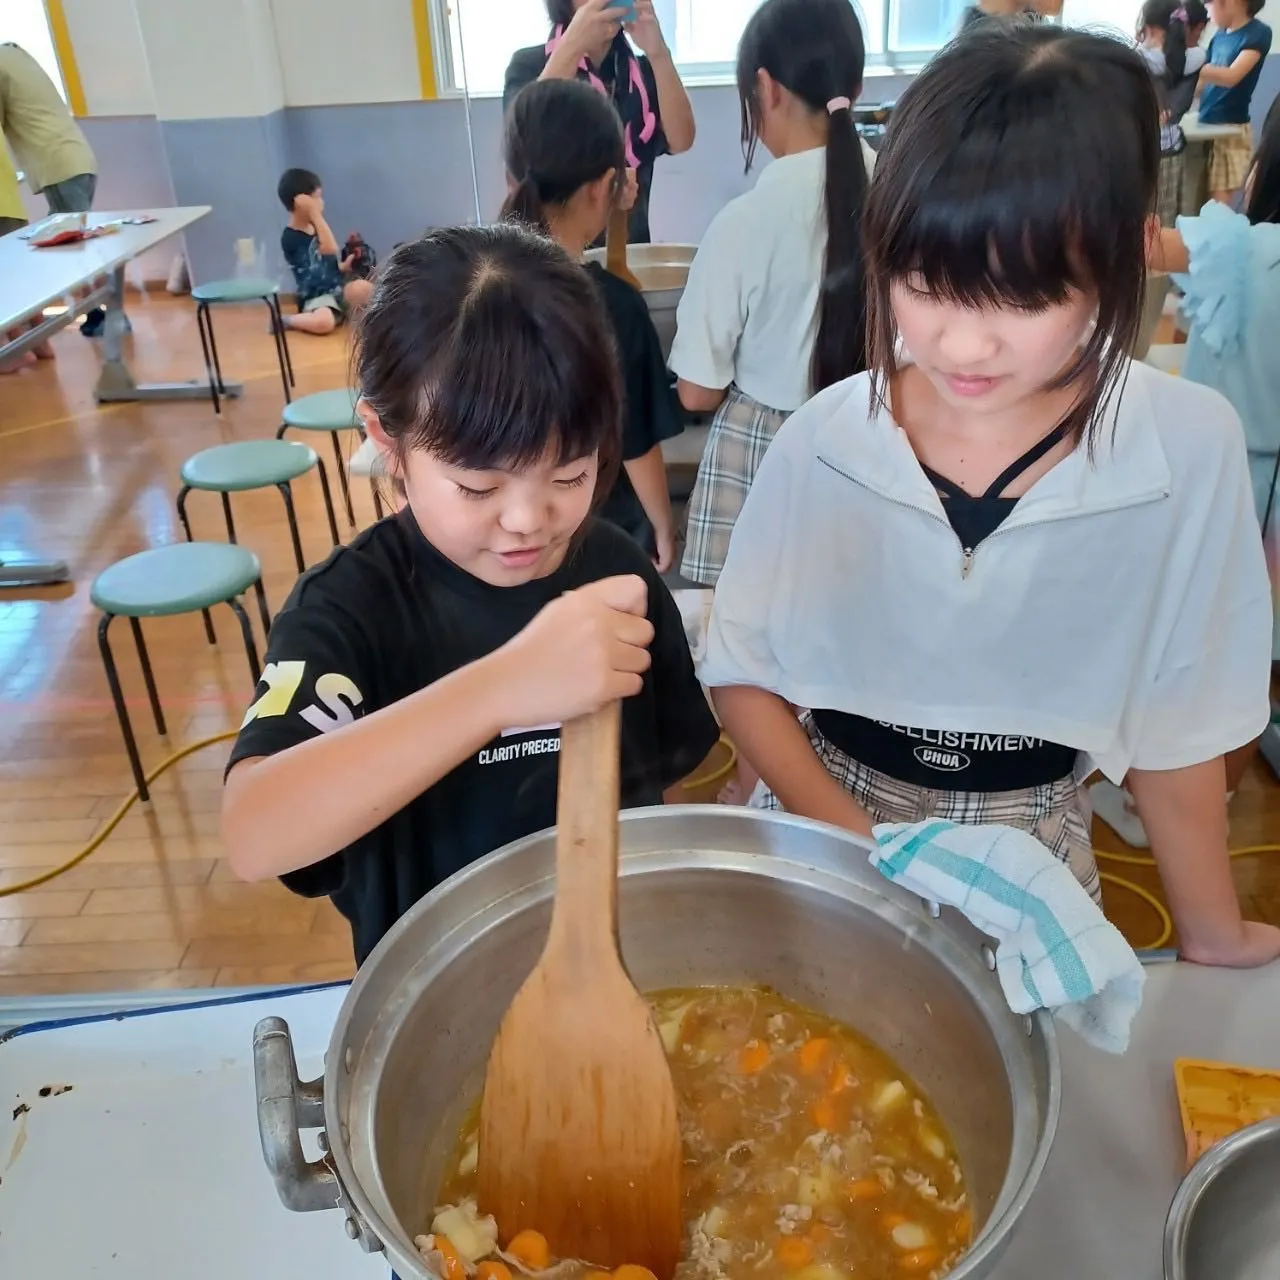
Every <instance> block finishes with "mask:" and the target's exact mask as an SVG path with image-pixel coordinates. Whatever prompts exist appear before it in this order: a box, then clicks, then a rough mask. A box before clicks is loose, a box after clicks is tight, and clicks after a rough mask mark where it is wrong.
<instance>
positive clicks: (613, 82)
mask: <svg viewBox="0 0 1280 1280" xmlns="http://www.w3.org/2000/svg"><path fill="white" fill-rule="evenodd" d="M547 17H548V18H549V19H550V20H551V34H550V36H549V37H548V39H547V42H546V44H544V45H534V46H533V47H532V48H528V49H518V50H517V51H516V52H515V54H514V55H513V56H512V58H511V62H510V64H509V65H508V66H507V76H506V85H505V88H504V89H503V94H502V106H503V110H504V111H506V110H509V109H510V106H511V103H512V102H513V101H514V100H515V98H516V95H517V94H519V92H520V90H521V89H523V88H524V87H525V85H527V84H531V83H532V82H533V81H535V80H585V81H586V82H587V83H588V84H590V85H591V86H592V88H594V89H596V90H598V91H599V92H600V93H602V94H604V95H605V97H607V98H609V99H610V100H611V101H612V103H613V105H614V106H615V107H616V108H617V111H618V115H619V116H620V117H621V118H622V129H623V136H624V140H625V142H626V155H627V165H628V167H629V168H630V169H631V170H633V171H634V172H635V177H636V186H637V192H636V200H635V204H634V205H633V206H632V208H631V213H630V216H629V228H628V230H629V236H628V238H629V239H630V240H631V241H633V242H641V243H646V242H648V241H649V240H650V239H651V238H652V237H651V235H650V232H649V193H650V189H651V188H652V185H653V165H654V161H655V160H656V159H657V158H658V157H659V156H662V155H668V154H670V155H679V154H680V153H681V152H683V151H688V150H689V148H690V147H692V146H693V139H694V133H695V127H694V122H693V107H692V106H691V105H690V103H689V95H688V94H687V93H686V92H685V88H684V85H683V84H682V83H681V81H680V73H679V72H678V71H677V70H676V64H675V59H674V58H673V57H672V56H671V50H670V49H669V48H668V47H667V42H666V39H665V38H664V37H663V34H662V28H661V26H660V25H659V23H658V18H657V15H656V14H655V13H654V10H653V3H652V0H547ZM628 37H629V38H628ZM633 43H634V45H635V49H633V48H632V44H633ZM636 49H638V50H639V52H638V53H637V52H636V51H635V50H636Z"/></svg>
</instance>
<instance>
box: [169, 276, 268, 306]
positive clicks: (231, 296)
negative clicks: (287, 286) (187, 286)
mask: <svg viewBox="0 0 1280 1280" xmlns="http://www.w3.org/2000/svg"><path fill="white" fill-rule="evenodd" d="M278 292H279V286H278V285H277V284H276V282H275V281H274V280H255V279H246V280H210V281H208V282H207V283H205V284H198V285H196V287H195V288H194V289H192V290H191V296H192V297H193V298H194V299H195V300H196V301H197V302H256V301H257V300H258V299H259V298H270V297H273V296H274V295H275V294H276V293H278Z"/></svg>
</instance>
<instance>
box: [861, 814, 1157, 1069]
mask: <svg viewBox="0 0 1280 1280" xmlns="http://www.w3.org/2000/svg"><path fill="white" fill-rule="evenodd" d="M875 838H876V841H877V843H878V846H879V847H878V848H877V849H875V850H874V851H873V852H872V854H871V864H872V866H874V867H875V868H876V869H877V870H878V871H879V872H880V874H881V875H883V876H885V877H886V878H887V879H889V880H892V881H893V883H894V884H898V885H901V886H902V887H903V888H904V889H908V890H910V891H911V892H912V893H916V894H919V895H920V896H921V897H923V898H927V899H929V900H930V901H932V902H937V903H941V904H942V905H944V906H952V907H955V908H956V909H957V910H959V911H960V912H962V913H963V914H964V915H965V916H967V917H968V919H969V920H970V922H971V923H972V924H973V925H974V926H975V927H976V928H978V929H981V930H982V932H983V933H986V934H988V935H990V936H991V937H992V938H993V939H995V941H996V974H997V975H998V977H999V979H1000V985H1001V987H1002V988H1003V989H1004V994H1005V999H1006V1000H1008V1002H1009V1007H1010V1008H1011V1009H1012V1010H1013V1011H1014V1013H1031V1012H1032V1011H1034V1010H1036V1009H1052V1010H1053V1011H1054V1013H1055V1014H1056V1015H1057V1016H1058V1017H1059V1018H1061V1019H1062V1021H1063V1022H1065V1023H1067V1025H1068V1026H1071V1027H1074V1028H1075V1030H1076V1031H1078V1032H1079V1033H1080V1035H1081V1036H1082V1037H1083V1038H1084V1039H1085V1040H1086V1041H1088V1043H1089V1044H1091V1045H1094V1046H1095V1047H1096V1048H1099V1049H1105V1050H1106V1051H1107V1052H1108V1053H1123V1052H1124V1051H1125V1049H1127V1048H1128V1046H1129V1028H1130V1026H1131V1024H1132V1022H1133V1019H1134V1015H1135V1014H1136V1013H1137V1012H1138V1009H1139V1007H1140V1006H1141V1004H1142V984H1143V982H1145V981H1146V975H1145V974H1144V973H1143V970H1142V966H1141V964H1139V962H1138V957H1137V956H1136V955H1135V954H1134V951H1133V948H1132V947H1130V946H1129V944H1128V943H1127V942H1126V941H1125V940H1124V937H1123V935H1122V934H1121V933H1120V931H1119V930H1118V929H1117V928H1116V927H1115V926H1114V925H1113V924H1111V923H1110V922H1109V921H1108V920H1107V919H1106V917H1105V916H1104V915H1103V914H1102V912H1101V911H1100V910H1099V909H1098V907H1097V906H1096V905H1095V904H1094V902H1093V899H1092V898H1090V897H1089V895H1088V894H1087V893H1086V892H1085V890H1084V889H1083V888H1082V887H1081V885H1080V882H1079V881H1078V880H1077V879H1076V878H1075V876H1074V875H1073V874H1072V873H1071V871H1070V870H1069V869H1068V868H1067V867H1066V865H1065V864H1064V863H1061V862H1059V861H1058V859H1057V858H1055V857H1054V856H1053V854H1052V853H1050V852H1049V850H1048V849H1046V848H1045V847H1044V845H1042V844H1041V843H1040V842H1039V841H1038V840H1037V839H1036V838H1035V837H1034V836H1032V835H1029V834H1028V833H1027V832H1025V831H1018V830H1016V829H1015V828H1013V827H1000V826H986V827H979V826H962V825H959V824H957V823H954V822H944V821H942V820H940V819H929V820H927V821H925V822H917V823H901V824H893V823H884V824H882V825H880V826H878V827H876V829H875Z"/></svg>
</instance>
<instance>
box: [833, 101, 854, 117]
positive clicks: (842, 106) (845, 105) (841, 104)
mask: <svg viewBox="0 0 1280 1280" xmlns="http://www.w3.org/2000/svg"><path fill="white" fill-rule="evenodd" d="M852 106H853V103H852V102H850V101H849V99H848V98H832V99H831V101H830V102H828V103H827V115H829V116H833V115H835V113H836V112H837V111H848V110H849V109H850V108H851V107H852Z"/></svg>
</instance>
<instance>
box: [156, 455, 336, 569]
mask: <svg viewBox="0 0 1280 1280" xmlns="http://www.w3.org/2000/svg"><path fill="white" fill-rule="evenodd" d="M312 468H315V470H316V471H318V472H319V474H320V488H321V490H322V491H323V492H324V509H325V512H326V514H327V515H328V517H329V532H330V534H332V536H333V545H334V546H335V547H336V546H337V545H338V522H337V520H336V519H335V517H334V514H333V498H332V496H331V495H330V493H329V476H328V473H327V472H326V471H325V466H324V463H323V462H321V461H320V458H319V456H318V455H317V453H316V451H315V450H314V449H313V448H311V446H310V445H305V444H298V443H295V442H294V441H292V440H242V441H238V442H236V443H235V444H220V445H215V446H214V447H213V448H212V449H202V450H201V451H200V452H199V453H196V454H193V455H192V456H191V457H190V458H188V459H187V460H186V462H184V463H183V464H182V488H181V489H179V490H178V519H179V520H181V521H182V527H183V529H185V530H186V534H187V541H188V542H192V541H194V539H193V538H192V536H191V524H190V522H189V521H188V520H187V494H189V493H190V492H191V490H192V489H199V490H201V491H202V492H205V493H216V494H219V495H221V497H222V514H223V515H224V517H225V518H226V522H227V538H228V539H229V540H230V541H231V542H235V540H236V526H235V523H234V521H233V520H232V519H231V495H232V494H233V493H244V492H246V491H247V490H249V489H267V488H270V487H271V486H272V485H274V486H275V487H276V488H277V489H279V490H280V496H281V497H282V498H284V510H285V515H286V516H287V517H288V520H289V533H290V534H291V535H292V537H293V556H294V559H295V560H296V561H297V563H298V572H299V573H303V572H304V571H305V570H306V567H307V564H306V561H305V560H304V559H303V558H302V539H301V537H300V536H299V533H298V517H297V513H296V512H295V511H294V509H293V489H292V486H291V483H290V482H291V481H293V480H296V479H297V478H298V477H299V476H303V475H306V473H307V472H308V471H310V470H311V469H312Z"/></svg>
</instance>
